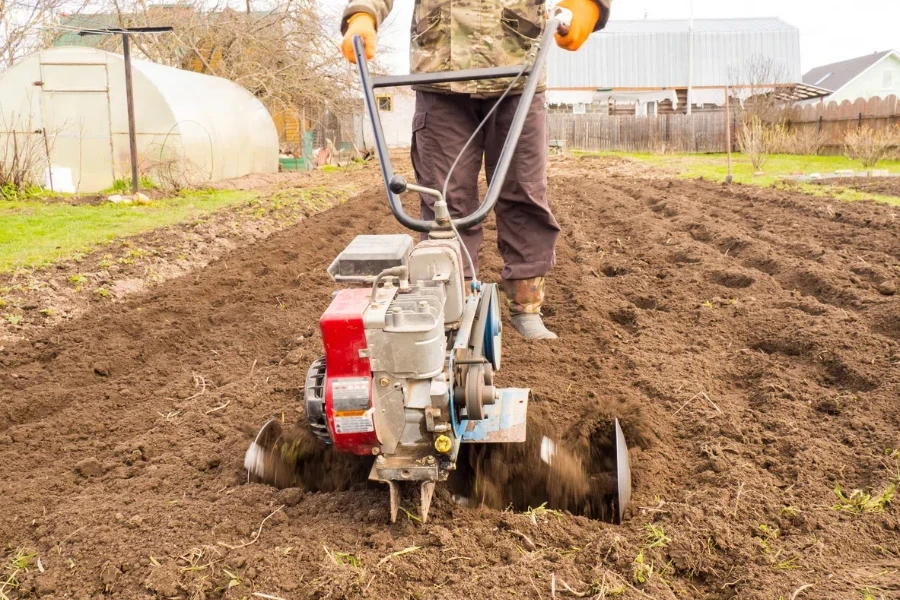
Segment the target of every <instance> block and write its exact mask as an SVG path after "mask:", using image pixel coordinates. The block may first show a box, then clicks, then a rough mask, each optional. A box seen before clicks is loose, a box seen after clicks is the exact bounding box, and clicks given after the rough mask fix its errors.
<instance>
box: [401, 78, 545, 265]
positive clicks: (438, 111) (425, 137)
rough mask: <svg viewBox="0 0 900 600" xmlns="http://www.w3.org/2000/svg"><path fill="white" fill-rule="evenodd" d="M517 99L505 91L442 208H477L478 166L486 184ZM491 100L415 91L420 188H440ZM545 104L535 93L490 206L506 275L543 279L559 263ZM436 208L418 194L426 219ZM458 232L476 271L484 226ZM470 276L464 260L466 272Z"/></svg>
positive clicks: (458, 211)
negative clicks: (550, 192)
mask: <svg viewBox="0 0 900 600" xmlns="http://www.w3.org/2000/svg"><path fill="white" fill-rule="evenodd" d="M519 99H520V97H519V96H509V97H507V98H506V99H505V100H504V101H503V104H501V105H500V107H499V108H498V109H497V111H496V112H495V113H494V114H493V115H492V116H491V118H490V120H489V121H488V122H487V123H486V124H485V126H484V127H483V128H482V130H481V131H480V132H479V134H478V135H477V136H476V137H475V139H474V140H473V141H472V143H471V144H470V145H469V148H468V149H467V150H466V153H465V155H464V156H463V157H462V158H461V159H460V161H459V164H457V165H456V169H455V170H454V171H453V175H452V176H451V181H450V185H449V186H448V188H447V205H448V206H449V208H450V214H451V215H452V216H453V217H454V218H459V217H461V216H465V215H469V214H471V213H473V212H475V210H476V209H477V208H478V206H479V204H480V198H479V193H478V175H479V173H480V171H481V166H482V164H484V169H485V175H486V177H487V180H488V182H490V181H491V178H492V177H493V175H494V169H495V167H496V165H497V163H498V161H499V160H500V152H501V150H502V149H503V142H504V140H505V139H506V134H507V132H508V131H509V127H510V125H511V124H512V119H513V115H514V114H515V112H516V108H517V107H518V106H519ZM496 101H497V100H496V99H480V98H471V97H469V96H467V95H464V94H439V93H433V92H421V91H420V92H416V113H415V117H414V119H413V139H412V163H413V168H414V169H415V172H416V180H417V181H418V183H419V185H422V186H425V187H429V188H433V189H437V190H442V189H443V187H444V181H445V179H446V177H447V172H448V171H449V170H450V166H451V165H452V164H453V161H454V160H455V159H456V157H457V155H458V154H459V153H460V151H461V150H462V148H463V146H464V145H465V143H466V141H467V140H468V139H469V137H470V136H471V135H472V132H473V131H475V128H476V127H478V124H479V123H480V122H481V120H482V119H483V118H484V116H485V115H486V114H487V113H488V112H489V111H490V109H491V107H492V106H493V105H494V103H496ZM544 102H545V100H544V94H543V93H539V94H535V97H534V101H533V102H532V104H531V107H530V109H529V111H528V118H527V120H526V121H525V127H524V129H523V130H522V135H521V137H520V138H519V145H518V146H517V148H516V152H515V155H514V156H513V160H512V164H511V165H510V168H509V172H508V173H507V176H506V181H505V183H504V185H503V189H502V191H501V193H500V199H499V201H498V202H497V207H496V209H495V212H496V214H497V247H498V249H499V250H500V255H501V256H502V257H503V263H504V268H503V272H502V273H501V277H503V279H531V278H532V277H540V276H543V275H545V274H546V273H547V272H548V271H549V270H550V269H551V268H552V267H553V265H554V263H555V262H556V252H555V248H556V240H557V238H558V237H559V224H558V223H557V222H556V219H555V218H554V217H553V213H551V212H550V207H549V206H548V204H547V143H548V142H547V109H546V107H545V105H544ZM433 205H434V198H433V197H431V196H421V211H422V218H423V219H429V220H430V219H433V218H434V212H433V211H432V208H431V207H432V206H433ZM460 234H461V235H462V237H463V241H464V242H465V244H466V247H467V248H468V250H469V253H470V254H471V255H472V259H473V260H474V261H475V265H476V269H477V268H478V267H477V265H478V262H477V261H478V249H479V248H480V247H481V242H482V240H483V237H484V236H483V231H482V228H481V226H478V227H473V228H472V229H469V230H467V231H461V232H460ZM471 276H472V273H469V269H468V265H467V266H466V277H471Z"/></svg>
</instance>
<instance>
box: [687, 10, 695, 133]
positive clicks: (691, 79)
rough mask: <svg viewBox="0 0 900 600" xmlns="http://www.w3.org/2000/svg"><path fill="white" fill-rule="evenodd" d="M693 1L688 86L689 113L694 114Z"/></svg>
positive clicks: (689, 21)
mask: <svg viewBox="0 0 900 600" xmlns="http://www.w3.org/2000/svg"><path fill="white" fill-rule="evenodd" d="M690 1H691V16H690V19H689V20H688V88H687V114H689V115H690V114H692V112H693V109H692V106H691V105H692V104H693V102H692V101H691V96H692V95H693V91H694V0H690Z"/></svg>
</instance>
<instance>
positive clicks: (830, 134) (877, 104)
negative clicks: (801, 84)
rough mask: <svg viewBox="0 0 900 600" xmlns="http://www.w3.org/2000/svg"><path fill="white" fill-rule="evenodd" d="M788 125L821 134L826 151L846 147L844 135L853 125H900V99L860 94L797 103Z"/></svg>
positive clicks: (883, 127)
mask: <svg viewBox="0 0 900 600" xmlns="http://www.w3.org/2000/svg"><path fill="white" fill-rule="evenodd" d="M787 126H788V130H789V131H791V132H796V133H799V134H801V135H803V134H805V135H807V136H814V135H818V136H819V141H820V143H821V146H822V152H823V153H836V152H841V151H842V150H843V143H844V136H846V135H847V132H848V131H851V130H853V129H857V128H862V127H869V128H871V129H873V130H876V131H880V130H881V131H883V130H895V131H896V130H898V129H900V99H898V98H897V97H896V96H893V95H892V96H888V97H887V98H884V99H882V98H870V99H869V100H863V99H862V98H860V99H859V100H857V101H856V102H850V101H849V100H845V101H844V102H841V103H840V104H838V103H837V102H828V103H825V102H819V103H817V104H807V105H806V106H796V107H794V108H793V109H791V110H789V111H788V115H787Z"/></svg>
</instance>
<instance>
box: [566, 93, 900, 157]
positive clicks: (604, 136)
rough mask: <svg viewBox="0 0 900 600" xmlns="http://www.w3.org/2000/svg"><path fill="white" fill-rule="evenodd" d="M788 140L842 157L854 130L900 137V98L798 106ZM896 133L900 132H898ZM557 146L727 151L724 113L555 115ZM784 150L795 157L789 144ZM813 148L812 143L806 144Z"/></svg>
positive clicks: (736, 124)
mask: <svg viewBox="0 0 900 600" xmlns="http://www.w3.org/2000/svg"><path fill="white" fill-rule="evenodd" d="M785 126H786V128H787V130H788V134H789V136H796V137H798V138H800V137H802V138H804V139H809V137H810V136H814V137H815V136H818V138H819V144H820V153H822V154H839V153H841V152H843V145H844V137H845V136H846V134H847V132H848V131H851V130H852V129H854V128H862V127H865V126H868V127H869V128H871V129H873V130H888V129H894V130H896V131H898V133H900V99H898V98H897V97H896V96H889V97H888V98H886V99H881V98H872V99H870V100H862V99H860V100H857V101H856V102H849V101H845V102H842V103H840V104H838V103H836V102H829V103H822V102H820V103H818V104H808V105H805V106H800V105H798V106H795V107H793V108H790V109H788V110H787V112H786V113H785ZM731 127H732V132H731V133H732V136H731V139H732V144H733V145H732V149H733V150H736V149H737V141H736V140H737V136H736V134H737V132H738V130H739V128H740V127H741V125H740V118H739V117H736V116H735V115H734V114H732V124H731ZM895 128H896V129H895ZM548 129H549V134H550V143H551V145H552V146H559V147H565V148H569V149H573V150H588V151H604V150H606V151H624V152H654V153H665V152H691V153H707V152H725V151H726V150H727V142H726V139H727V138H726V130H725V113H724V111H718V112H699V113H694V114H693V115H690V116H688V115H683V114H665V115H656V116H647V117H635V116H632V115H620V116H608V115H603V114H584V115H573V114H562V113H556V114H550V115H548ZM787 146H788V147H786V148H785V149H784V150H783V151H784V152H793V151H794V150H791V149H790V144H787ZM807 146H808V144H807Z"/></svg>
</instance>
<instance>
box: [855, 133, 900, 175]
mask: <svg viewBox="0 0 900 600" xmlns="http://www.w3.org/2000/svg"><path fill="white" fill-rule="evenodd" d="M896 137H897V133H896V131H895V130H888V129H879V130H875V129H872V128H871V127H869V126H868V125H864V126H863V127H860V128H858V129H855V130H852V131H850V132H848V133H847V135H845V136H844V153H845V154H846V155H847V158H849V159H851V160H858V161H859V162H860V163H862V166H863V168H866V169H870V168H872V167H874V166H875V165H877V164H878V161H880V160H881V159H883V158H885V157H886V156H887V155H888V154H889V153H890V152H891V151H893V150H894V148H895V147H896V145H897V140H896Z"/></svg>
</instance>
